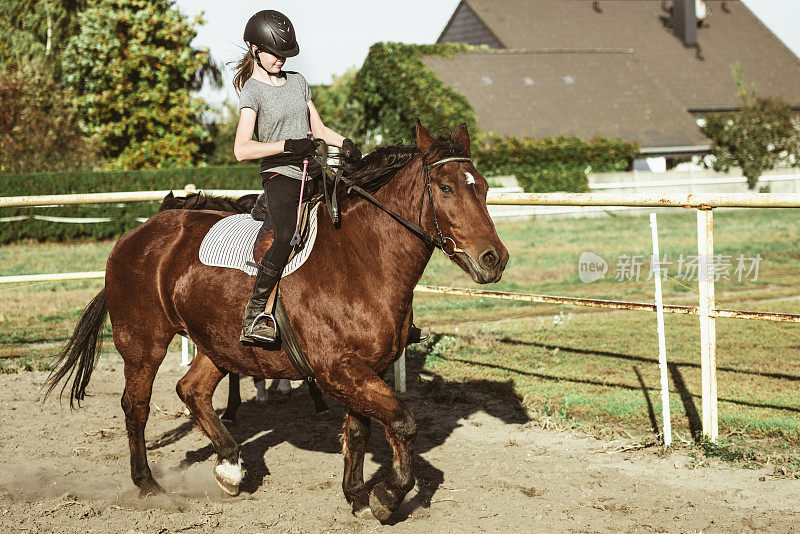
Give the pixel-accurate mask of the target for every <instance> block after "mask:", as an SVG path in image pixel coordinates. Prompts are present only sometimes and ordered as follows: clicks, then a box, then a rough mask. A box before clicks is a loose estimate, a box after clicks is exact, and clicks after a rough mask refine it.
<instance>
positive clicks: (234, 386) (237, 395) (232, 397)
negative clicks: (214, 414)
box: [221, 373, 242, 425]
mask: <svg viewBox="0 0 800 534" xmlns="http://www.w3.org/2000/svg"><path fill="white" fill-rule="evenodd" d="M241 405H242V394H241V392H240V391H239V375H238V374H237V373H228V405H227V406H226V407H225V413H223V414H222V418H221V419H222V420H223V421H224V422H226V423H228V424H231V425H234V424H236V412H238V411H239V407H240V406H241Z"/></svg>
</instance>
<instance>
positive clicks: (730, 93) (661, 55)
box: [440, 0, 800, 111]
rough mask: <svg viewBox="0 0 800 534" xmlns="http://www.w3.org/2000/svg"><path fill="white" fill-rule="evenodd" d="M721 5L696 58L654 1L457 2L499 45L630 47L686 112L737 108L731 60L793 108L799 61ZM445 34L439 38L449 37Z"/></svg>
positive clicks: (740, 12)
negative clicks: (595, 3) (677, 35)
mask: <svg viewBox="0 0 800 534" xmlns="http://www.w3.org/2000/svg"><path fill="white" fill-rule="evenodd" d="M721 3H722V2H721V0H707V1H706V4H707V6H708V7H709V8H710V9H711V15H710V16H709V17H708V18H707V19H706V20H707V23H708V27H703V28H700V29H699V30H698V40H699V43H700V46H701V50H702V54H701V55H702V58H703V59H699V58H698V57H696V53H695V50H694V49H692V48H686V47H684V46H683V43H681V42H680V40H679V39H678V38H677V37H676V36H675V35H674V34H673V33H672V32H671V30H670V29H668V28H667V27H666V26H665V24H664V19H666V20H668V19H669V16H668V14H667V13H665V12H664V11H663V10H662V2H661V1H660V0H599V3H598V6H599V9H600V12H598V11H597V10H595V9H594V8H593V2H592V0H464V1H463V2H462V4H467V5H468V6H469V7H470V8H471V10H472V11H474V13H475V14H476V15H477V17H478V18H479V19H480V20H481V21H482V22H483V23H485V24H486V26H487V28H488V30H489V31H490V32H491V33H492V34H493V35H495V36H496V37H497V39H498V40H499V41H500V42H501V43H502V44H503V45H504V46H505V47H507V48H524V49H543V48H551V49H552V48H556V49H558V48H583V49H587V48H630V49H632V50H633V55H634V58H635V59H636V60H637V61H638V63H639V64H640V65H641V68H642V69H643V70H644V71H646V72H647V73H648V74H650V76H651V77H652V78H653V79H654V80H656V82H657V83H658V84H661V85H663V87H664V88H665V89H666V90H668V91H669V92H670V93H672V94H673V95H674V96H675V97H676V98H677V99H678V101H679V102H680V103H681V104H682V105H683V106H684V107H685V108H687V109H689V110H690V111H691V110H708V109H721V108H731V107H736V106H738V105H740V100H739V96H738V93H737V90H736V86H735V84H734V82H733V79H732V77H731V69H730V66H731V64H732V63H733V62H734V61H739V62H740V63H741V67H742V73H743V75H744V79H745V81H747V82H748V83H749V82H755V84H756V88H757V91H758V94H759V95H762V96H779V97H782V98H783V99H785V100H787V101H788V102H790V103H791V104H793V105H800V59H798V58H797V56H795V55H794V54H793V53H792V52H791V50H789V49H788V48H787V47H786V46H785V45H784V44H783V43H782V42H781V41H780V40H779V39H778V38H777V37H776V36H775V35H774V34H773V33H772V32H771V31H770V30H769V29H768V28H766V27H765V26H764V25H763V24H762V23H761V22H760V21H759V20H758V18H756V16H755V15H753V13H752V12H750V10H749V9H747V7H746V6H745V5H744V4H742V3H741V2H738V1H735V0H729V1H728V2H727V12H726V11H724V10H723V9H722V6H721ZM449 26H450V25H449V24H448V27H449ZM446 33H448V32H447V30H446V31H445V32H443V34H442V36H441V37H440V41H447V40H449V39H448V38H447V35H446ZM559 57H566V56H559ZM597 90H598V91H599V92H604V90H603V88H598V89H597Z"/></svg>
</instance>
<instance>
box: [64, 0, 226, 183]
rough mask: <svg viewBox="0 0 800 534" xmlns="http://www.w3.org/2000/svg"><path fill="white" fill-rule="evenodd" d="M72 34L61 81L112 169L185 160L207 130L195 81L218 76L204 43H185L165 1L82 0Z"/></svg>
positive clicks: (189, 35)
mask: <svg viewBox="0 0 800 534" xmlns="http://www.w3.org/2000/svg"><path fill="white" fill-rule="evenodd" d="M79 23H80V28H81V30H80V33H78V34H77V35H75V36H74V37H73V38H72V39H71V40H70V43H69V45H68V47H67V49H66V51H65V52H64V54H63V59H62V69H63V72H64V80H65V82H66V84H67V85H68V86H69V87H70V88H71V90H72V92H73V94H74V103H75V105H76V107H77V108H78V109H80V110H81V113H82V115H83V117H84V120H85V124H84V131H85V132H86V133H87V134H88V135H90V136H92V137H95V138H97V139H98V140H99V141H100V143H101V146H102V152H103V155H104V156H105V157H107V158H108V159H109V160H110V163H109V165H108V167H109V168H112V169H135V168H146V167H164V166H186V165H191V164H194V163H196V162H197V161H198V160H199V158H200V147H201V143H202V142H203V141H204V139H205V138H206V137H207V136H208V134H207V132H206V130H205V128H204V127H203V124H202V120H201V114H202V113H203V112H204V111H205V110H206V109H207V105H206V104H205V103H204V102H203V100H202V99H199V98H195V97H193V96H192V91H195V90H197V89H199V88H200V87H201V85H202V83H203V80H204V79H206V78H207V77H211V78H212V79H213V80H217V81H218V80H219V70H218V69H217V67H216V66H215V65H214V64H213V63H212V62H211V60H210V55H209V51H208V49H204V50H196V49H193V48H192V47H191V41H192V39H194V37H195V35H196V34H197V32H196V30H195V26H196V25H199V24H203V20H202V18H201V17H196V18H195V19H194V20H193V21H189V20H188V19H187V17H185V16H184V15H183V14H181V13H180V12H179V11H178V10H177V8H176V7H175V5H174V2H173V1H171V0H88V6H87V8H86V9H85V10H84V11H83V12H82V13H81V14H80V16H79Z"/></svg>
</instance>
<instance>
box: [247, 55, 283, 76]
mask: <svg viewBox="0 0 800 534" xmlns="http://www.w3.org/2000/svg"><path fill="white" fill-rule="evenodd" d="M260 51H261V50H259V49H258V48H256V52H253V49H252V48H250V53H251V54H253V59H255V60H256V64H257V65H258V66H259V67H261V70H263V71H264V72H266V73H267V76H277V77H282V76H283V70H279V71H278V72H277V73H272V72H270V71H268V70H267V69H265V68H264V65H262V64H261V58H260V57H258V52H260Z"/></svg>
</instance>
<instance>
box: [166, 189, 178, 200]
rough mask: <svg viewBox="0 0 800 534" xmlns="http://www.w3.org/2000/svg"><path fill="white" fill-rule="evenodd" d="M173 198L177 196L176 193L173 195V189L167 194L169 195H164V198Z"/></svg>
mask: <svg viewBox="0 0 800 534" xmlns="http://www.w3.org/2000/svg"><path fill="white" fill-rule="evenodd" d="M173 198H175V195H173V194H172V191H170V192H169V193H168V194H167V196H165V197H164V200H172V199H173Z"/></svg>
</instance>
